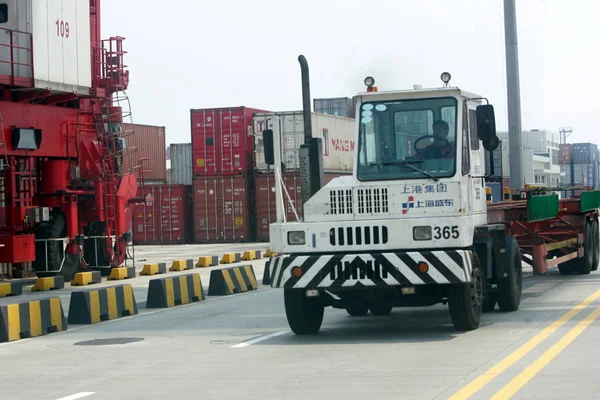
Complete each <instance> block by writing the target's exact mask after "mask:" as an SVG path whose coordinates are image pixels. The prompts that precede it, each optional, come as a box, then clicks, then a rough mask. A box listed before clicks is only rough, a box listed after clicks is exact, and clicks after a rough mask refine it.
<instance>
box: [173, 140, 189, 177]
mask: <svg viewBox="0 0 600 400" xmlns="http://www.w3.org/2000/svg"><path fill="white" fill-rule="evenodd" d="M169 153H170V156H171V160H170V161H171V179H172V183H174V184H177V185H191V184H192V144H191V143H173V144H171V145H170V146H169Z"/></svg>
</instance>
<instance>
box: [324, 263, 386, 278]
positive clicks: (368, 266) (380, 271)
mask: <svg viewBox="0 0 600 400" xmlns="http://www.w3.org/2000/svg"><path fill="white" fill-rule="evenodd" d="M387 277H388V272H387V270H386V269H385V268H384V267H383V266H382V265H381V264H380V263H379V262H378V261H375V260H369V261H363V260H361V259H360V258H357V259H355V260H354V261H340V262H339V263H337V265H335V266H334V267H333V268H332V269H331V271H330V272H329V278H330V279H331V280H336V279H344V280H348V279H386V278H387Z"/></svg>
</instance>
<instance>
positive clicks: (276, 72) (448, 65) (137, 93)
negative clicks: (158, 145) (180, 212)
mask: <svg viewBox="0 0 600 400" xmlns="http://www.w3.org/2000/svg"><path fill="white" fill-rule="evenodd" d="M516 3H517V19H518V35H519V63H520V79H521V107H522V125H523V129H548V130H554V131H557V130H558V128H559V127H562V126H570V127H572V128H573V134H572V135H571V137H570V138H569V141H576V142H581V141H592V142H595V143H600V138H598V129H599V128H598V122H597V119H598V117H599V116H600V112H599V111H600V99H599V98H598V97H599V93H600V79H599V78H598V77H597V76H596V75H600V20H599V17H600V1H599V0H570V1H567V0H517V1H516ZM102 29H103V31H102V35H103V38H108V37H109V36H113V35H119V36H124V37H126V38H127V39H126V41H125V46H126V50H127V51H128V54H127V56H126V63H127V64H128V65H129V69H130V77H131V84H130V87H129V90H128V95H129V97H130V99H131V104H132V110H133V122H136V123H142V124H151V125H164V126H166V127H167V141H168V143H182V142H190V140H191V139H190V116H189V113H190V111H189V110H190V109H191V108H203V107H231V106H241V105H245V106H249V107H255V108H262V109H267V110H272V111H282V110H296V109H301V106H302V94H301V89H300V67H299V64H298V60H297V58H298V55H299V54H304V55H305V56H306V58H307V59H308V63H309V67H310V77H311V94H312V97H313V98H315V97H342V96H348V97H352V96H353V95H355V94H356V93H357V92H359V91H364V86H363V79H364V77H365V76H367V75H372V76H373V77H375V80H376V85H377V86H378V87H379V89H380V90H394V89H407V88H411V87H412V85H413V84H417V83H418V84H422V85H423V86H425V87H437V86H440V85H441V81H440V79H439V76H440V74H441V72H443V71H449V72H450V73H451V74H452V81H451V84H452V85H453V86H458V87H461V88H464V89H465V90H468V91H471V92H475V93H478V94H480V95H482V96H486V97H488V98H489V99H490V101H491V103H492V104H493V105H494V106H495V108H496V118H497V124H498V129H506V127H507V115H506V72H505V71H506V69H505V47H504V14H503V0H395V1H394V0H379V1H376V2H374V1H373V2H368V1H354V0H345V1H339V0H321V1H315V0H302V1H272V0H254V1H225V0H220V1H207V0H200V1H198V2H192V1H190V0H171V1H169V2H164V1H160V2H159V1H156V0H145V1H144V2H142V1H139V0H136V1H131V0H129V1H123V0H102Z"/></svg>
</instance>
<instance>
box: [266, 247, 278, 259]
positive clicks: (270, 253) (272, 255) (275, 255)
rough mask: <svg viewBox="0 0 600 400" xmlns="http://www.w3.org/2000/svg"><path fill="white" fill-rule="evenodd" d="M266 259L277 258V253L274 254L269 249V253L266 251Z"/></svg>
mask: <svg viewBox="0 0 600 400" xmlns="http://www.w3.org/2000/svg"><path fill="white" fill-rule="evenodd" d="M265 257H267V258H271V257H277V253H273V252H272V251H271V249H267V251H265Z"/></svg>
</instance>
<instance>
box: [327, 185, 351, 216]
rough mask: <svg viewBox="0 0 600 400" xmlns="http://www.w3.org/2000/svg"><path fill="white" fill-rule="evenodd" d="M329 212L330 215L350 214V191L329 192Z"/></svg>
mask: <svg viewBox="0 0 600 400" xmlns="http://www.w3.org/2000/svg"><path fill="white" fill-rule="evenodd" d="M329 211H330V212H331V214H332V215H344V214H352V213H353V211H352V189H337V190H331V191H330V192H329Z"/></svg>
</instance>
